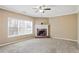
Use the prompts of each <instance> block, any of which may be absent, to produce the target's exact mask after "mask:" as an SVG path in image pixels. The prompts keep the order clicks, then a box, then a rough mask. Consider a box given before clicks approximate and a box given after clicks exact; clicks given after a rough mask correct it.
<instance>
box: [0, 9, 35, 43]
mask: <svg viewBox="0 0 79 59" xmlns="http://www.w3.org/2000/svg"><path fill="white" fill-rule="evenodd" d="M8 17H12V18H18V19H24V20H30V21H34V20H33V18H32V17H29V16H24V15H21V14H17V13H13V12H8V11H5V10H0V44H3V43H6V42H11V41H16V40H19V39H21V38H27V37H32V36H33V34H34V33H33V34H31V35H23V36H18V37H11V38H8Z"/></svg>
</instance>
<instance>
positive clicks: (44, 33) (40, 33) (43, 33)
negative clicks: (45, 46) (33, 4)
mask: <svg viewBox="0 0 79 59" xmlns="http://www.w3.org/2000/svg"><path fill="white" fill-rule="evenodd" d="M37 36H38V37H46V36H47V29H37Z"/></svg>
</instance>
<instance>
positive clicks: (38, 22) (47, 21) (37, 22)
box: [34, 18, 49, 25]
mask: <svg viewBox="0 0 79 59" xmlns="http://www.w3.org/2000/svg"><path fill="white" fill-rule="evenodd" d="M34 20H35V24H41V23H43V24H47V25H48V24H49V20H48V18H34Z"/></svg>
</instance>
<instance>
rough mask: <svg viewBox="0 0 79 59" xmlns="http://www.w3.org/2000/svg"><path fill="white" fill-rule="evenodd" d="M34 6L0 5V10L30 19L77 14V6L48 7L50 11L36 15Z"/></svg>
mask: <svg viewBox="0 0 79 59" xmlns="http://www.w3.org/2000/svg"><path fill="white" fill-rule="evenodd" d="M36 6H37V5H1V6H0V8H2V9H6V10H9V11H13V12H17V13H21V14H24V15H28V16H32V17H54V16H61V15H68V14H74V13H77V12H78V10H77V7H78V6H77V5H48V7H50V8H51V10H50V11H49V10H48V11H45V13H40V12H37V13H36V12H35V11H36V10H35V9H33V8H34V7H36Z"/></svg>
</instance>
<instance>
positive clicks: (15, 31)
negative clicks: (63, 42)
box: [8, 18, 33, 37]
mask: <svg viewBox="0 0 79 59" xmlns="http://www.w3.org/2000/svg"><path fill="white" fill-rule="evenodd" d="M32 25H33V24H32V21H27V20H19V19H14V18H8V36H9V37H12V36H18V35H26V34H32Z"/></svg>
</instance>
